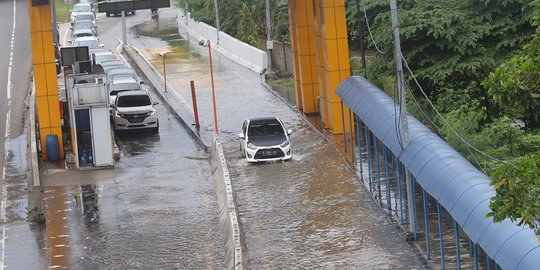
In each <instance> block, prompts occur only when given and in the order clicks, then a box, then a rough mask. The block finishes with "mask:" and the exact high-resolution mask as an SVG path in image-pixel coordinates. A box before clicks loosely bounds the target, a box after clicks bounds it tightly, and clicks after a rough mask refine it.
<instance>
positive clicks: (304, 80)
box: [292, 0, 319, 113]
mask: <svg viewBox="0 0 540 270" xmlns="http://www.w3.org/2000/svg"><path fill="white" fill-rule="evenodd" d="M292 2H294V19H295V22H296V27H295V28H296V33H295V37H296V39H295V40H294V43H295V44H294V45H295V46H296V47H297V49H298V56H297V57H296V58H297V59H298V64H299V70H298V71H299V73H296V74H295V77H298V75H299V77H300V84H301V86H302V96H301V101H299V103H301V104H302V110H303V112H304V113H314V112H318V108H317V107H318V106H317V96H318V94H317V93H318V90H319V80H318V74H317V51H316V42H315V29H314V14H313V3H312V2H311V1H307V0H297V1H292Z"/></svg>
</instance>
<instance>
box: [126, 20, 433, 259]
mask: <svg viewBox="0 0 540 270" xmlns="http://www.w3.org/2000/svg"><path fill="white" fill-rule="evenodd" d="M169 16H170V18H169V19H168V18H167V17H166V14H165V13H162V14H160V21H159V29H160V30H162V31H163V33H167V34H164V36H161V33H162V32H159V33H156V32H152V31H146V30H145V29H148V28H149V27H150V28H151V27H156V26H155V24H156V23H155V22H144V23H142V24H141V25H139V26H136V27H132V28H131V31H133V32H132V34H134V35H135V36H137V37H138V39H136V40H132V42H131V44H132V45H134V46H137V47H138V48H140V49H141V50H142V51H143V53H144V54H145V56H146V57H147V58H149V59H151V61H152V62H153V63H154V65H155V66H156V68H157V69H158V70H160V69H161V64H162V63H161V59H159V58H158V57H157V56H156V55H157V53H156V52H159V51H165V50H167V51H172V52H178V53H175V54H174V55H175V56H173V57H172V59H171V58H168V59H167V63H166V68H167V76H168V82H167V83H168V85H171V88H170V89H172V90H169V91H171V92H174V93H175V94H176V95H178V96H179V98H180V99H181V100H184V104H185V105H186V106H187V107H189V108H190V109H192V105H191V94H190V91H189V81H190V80H193V81H194V82H195V85H196V87H197V101H198V103H199V115H200V117H201V125H202V127H203V130H206V131H211V130H212V129H213V120H214V119H213V116H212V103H211V88H210V87H211V86H210V74H209V60H208V59H209V58H208V52H207V51H206V48H202V47H199V46H197V44H196V42H194V41H192V42H187V40H186V41H180V40H182V39H186V37H187V34H186V33H182V31H180V32H181V33H182V36H177V35H176V34H175V33H174V30H165V28H166V27H167V26H169V27H170V28H171V29H172V28H175V27H177V26H176V25H175V24H174V16H175V13H174V12H171V13H170V14H169ZM152 25H154V26H152ZM175 29H176V30H177V29H178V28H175ZM167 40H173V42H169V41H167ZM212 57H213V64H214V66H213V67H214V70H213V71H214V73H213V77H214V80H215V93H216V103H217V106H216V107H217V115H218V117H217V118H218V119H217V120H218V123H219V137H220V138H221V140H222V143H223V147H224V150H225V155H226V157H227V162H228V165H229V167H230V171H231V179H232V181H233V185H234V188H235V190H236V192H237V197H238V205H239V210H240V217H241V221H242V225H243V228H244V230H245V236H246V246H247V252H248V256H249V260H250V265H251V267H252V268H254V269H266V268H275V269H324V268H332V269H421V268H423V266H422V264H420V262H419V260H418V259H417V257H416V255H415V254H414V252H413V251H412V249H411V248H410V247H409V246H408V245H407V244H406V243H405V242H404V241H403V236H402V235H401V234H400V233H399V231H398V230H397V229H396V227H395V225H394V224H392V222H391V221H390V219H389V218H388V216H387V215H386V214H385V213H384V212H383V211H382V210H381V209H380V208H379V207H378V206H377V204H376V203H375V202H374V201H373V200H372V199H371V197H370V196H369V194H368V192H366V191H365V189H364V187H363V186H362V184H361V183H359V182H358V181H357V180H356V178H355V175H354V172H352V171H350V170H349V168H348V167H347V166H346V165H345V163H344V161H343V160H342V159H341V157H340V156H339V155H338V152H337V151H336V149H335V148H334V145H333V144H332V143H330V142H328V141H327V140H326V139H325V138H324V137H323V136H322V135H320V134H319V133H318V132H317V131H316V130H314V129H312V128H311V125H309V124H307V123H306V122H305V121H304V120H303V119H302V117H301V116H300V115H299V114H297V113H296V112H295V111H294V110H293V109H291V108H290V107H288V106H286V105H285V104H284V103H283V101H282V100H281V99H280V98H276V96H275V95H274V94H272V93H270V92H269V91H268V90H266V89H265V88H264V87H263V86H262V85H261V79H262V78H261V77H260V76H259V75H258V74H256V73H254V72H253V71H250V70H247V69H246V68H243V67H240V66H238V65H237V64H235V63H233V62H231V61H230V60H229V59H227V58H226V57H224V56H221V55H219V54H217V53H214V54H213V56H212ZM256 116H278V117H280V118H281V119H282V120H283V121H284V123H285V125H286V127H287V128H291V129H293V135H292V136H291V140H292V142H291V144H292V147H293V159H292V160H291V161H288V162H273V163H263V164H248V163H247V162H246V161H245V160H244V159H243V158H242V155H241V153H240V151H239V150H238V149H239V139H238V138H237V135H236V134H237V133H239V132H240V127H241V125H242V122H243V121H244V119H246V118H249V117H256Z"/></svg>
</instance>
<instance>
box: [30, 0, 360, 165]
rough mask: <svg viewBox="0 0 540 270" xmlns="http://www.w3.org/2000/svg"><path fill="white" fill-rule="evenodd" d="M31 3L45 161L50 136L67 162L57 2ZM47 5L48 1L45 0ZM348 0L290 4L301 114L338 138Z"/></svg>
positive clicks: (343, 128) (344, 117) (344, 118)
mask: <svg viewBox="0 0 540 270" xmlns="http://www.w3.org/2000/svg"><path fill="white" fill-rule="evenodd" d="M32 2H33V1H31V0H28V1H27V3H28V11H29V12H28V13H29V17H30V31H31V37H32V56H33V61H34V84H35V91H36V99H37V100H36V104H37V116H38V121H39V133H40V141H41V149H42V151H43V158H46V153H45V151H46V146H45V142H46V140H45V138H46V136H47V135H49V134H56V135H57V136H58V139H59V142H60V143H59V147H60V149H59V150H60V158H63V156H64V155H63V153H64V151H63V138H62V125H61V115H60V106H59V96H58V81H57V77H56V68H55V55H54V42H53V23H52V16H51V3H50V2H49V1H46V2H47V4H43V3H41V4H40V5H36V6H34V5H32ZM42 2H43V1H42ZM345 9H346V7H345V0H309V1H308V0H289V16H290V33H291V40H292V48H293V56H294V59H293V61H294V78H295V89H296V97H297V98H296V100H297V105H298V108H299V109H300V111H302V112H303V113H305V114H307V115H309V114H316V113H319V114H320V115H321V118H322V122H323V124H324V126H323V127H324V128H325V129H328V130H329V131H330V132H331V133H332V134H334V135H335V134H342V133H344V132H349V125H344V124H343V123H349V121H350V120H349V113H344V114H343V113H342V112H343V110H345V111H347V108H342V105H341V102H340V99H339V97H338V96H337V95H336V93H335V91H336V89H337V87H338V85H339V84H340V83H341V82H342V81H343V80H345V79H346V78H348V77H349V76H350V64H349V47H348V40H347V21H346V14H345Z"/></svg>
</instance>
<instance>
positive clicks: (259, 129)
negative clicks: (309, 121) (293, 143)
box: [248, 122, 284, 137]
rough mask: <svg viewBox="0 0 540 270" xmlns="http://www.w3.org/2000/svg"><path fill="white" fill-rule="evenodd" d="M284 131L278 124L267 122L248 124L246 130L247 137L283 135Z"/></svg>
mask: <svg viewBox="0 0 540 270" xmlns="http://www.w3.org/2000/svg"><path fill="white" fill-rule="evenodd" d="M283 134H284V131H283V128H282V127H281V124H280V123H279V122H267V123H256V124H250V125H249V128H248V136H249V137H261V136H273V135H283Z"/></svg>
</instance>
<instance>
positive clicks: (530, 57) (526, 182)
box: [483, 0, 540, 242]
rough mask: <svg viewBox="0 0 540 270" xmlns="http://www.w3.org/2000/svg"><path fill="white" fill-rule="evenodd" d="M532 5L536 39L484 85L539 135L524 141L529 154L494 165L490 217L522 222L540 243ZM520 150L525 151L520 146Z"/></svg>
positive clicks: (538, 71) (538, 91)
mask: <svg viewBox="0 0 540 270" xmlns="http://www.w3.org/2000/svg"><path fill="white" fill-rule="evenodd" d="M529 2H530V3H529V5H530V7H532V8H533V10H534V20H535V22H534V23H535V25H536V26H537V30H536V35H535V36H534V38H533V40H532V41H531V42H530V43H529V44H527V45H526V46H525V47H524V53H523V54H520V55H518V56H515V57H514V58H512V59H511V60H510V61H508V62H506V63H504V64H502V65H501V66H500V67H498V68H497V69H496V70H495V71H494V72H493V73H491V74H490V76H489V78H488V79H487V80H485V81H484V82H483V83H484V85H485V86H486V87H488V88H489V93H490V95H491V96H492V97H493V98H494V100H495V101H496V102H497V103H498V104H499V105H500V106H501V107H503V108H504V109H505V110H506V112H509V114H510V115H513V116H517V117H518V118H521V119H523V121H524V123H525V125H527V128H528V129H529V130H531V129H536V132H529V134H527V136H523V137H522V138H521V141H524V142H525V144H526V148H527V150H525V151H528V152H529V154H524V155H521V156H519V157H516V158H513V159H510V160H508V163H505V164H491V166H490V172H489V174H490V177H491V179H492V185H493V187H494V188H495V191H496V195H495V196H494V197H493V198H492V199H491V202H490V205H489V206H490V208H491V212H490V213H489V214H488V216H492V217H493V219H494V220H495V221H496V222H498V221H502V220H504V219H505V218H510V219H511V220H519V224H520V225H523V224H526V225H528V226H529V227H530V228H533V229H534V230H535V233H536V236H537V237H538V241H539V242H540V150H539V149H538V148H539V147H540V146H539V145H540V139H539V137H540V135H538V130H539V128H540V127H539V123H540V121H539V119H538V118H539V116H540V115H539V114H540V113H539V112H538V110H539V109H540V68H539V67H538V63H540V0H532V1H529ZM514 139H515V137H514V138H512V140H514ZM516 149H517V150H518V151H520V150H521V151H524V149H523V147H519V145H518V147H516Z"/></svg>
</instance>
